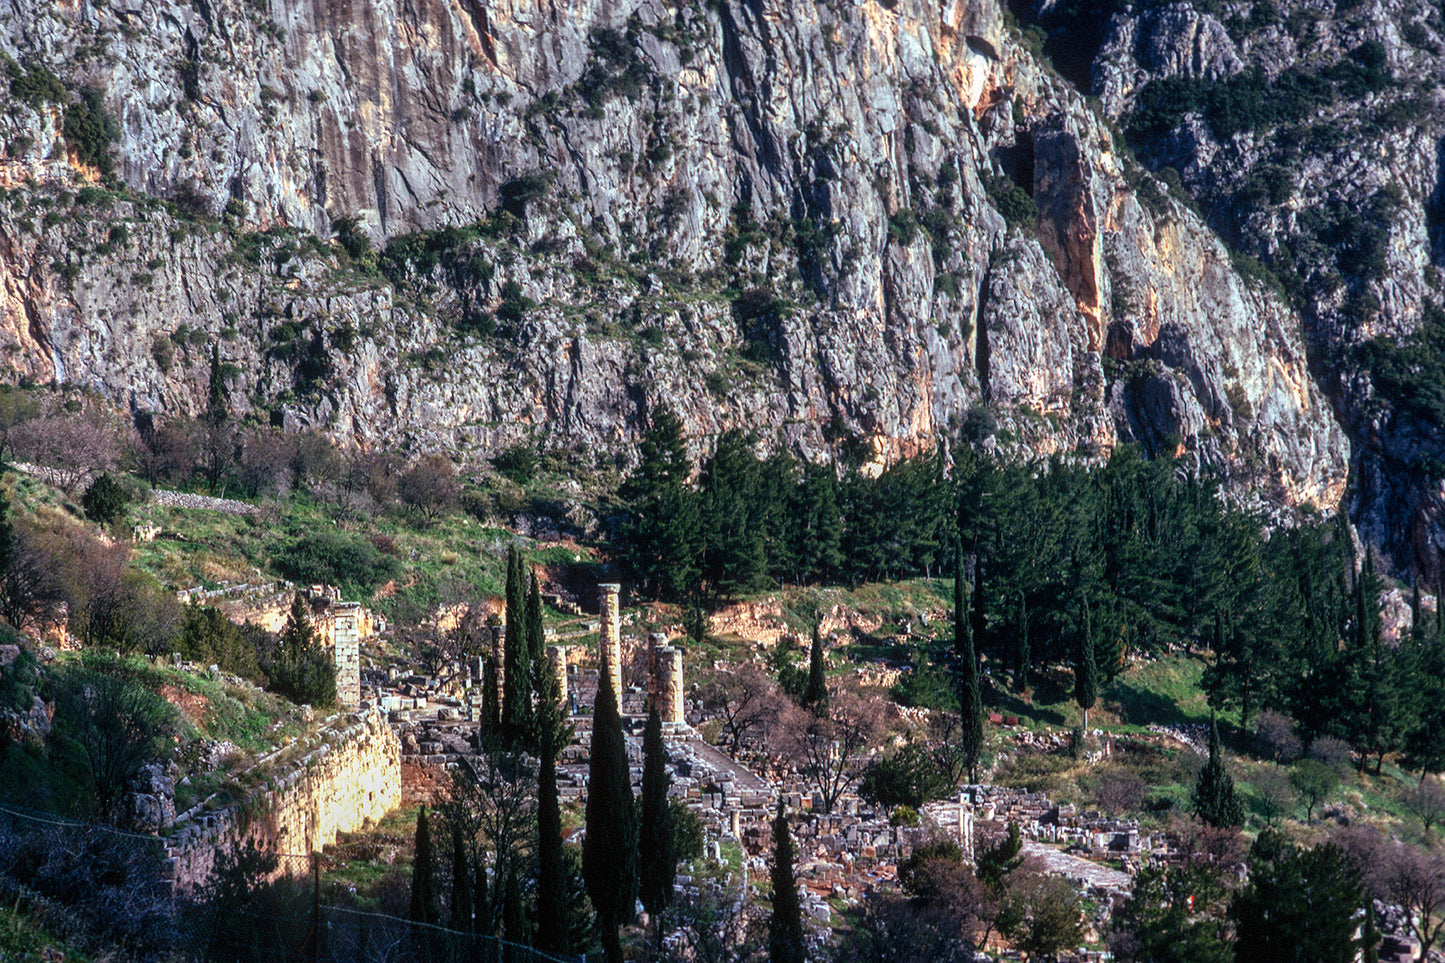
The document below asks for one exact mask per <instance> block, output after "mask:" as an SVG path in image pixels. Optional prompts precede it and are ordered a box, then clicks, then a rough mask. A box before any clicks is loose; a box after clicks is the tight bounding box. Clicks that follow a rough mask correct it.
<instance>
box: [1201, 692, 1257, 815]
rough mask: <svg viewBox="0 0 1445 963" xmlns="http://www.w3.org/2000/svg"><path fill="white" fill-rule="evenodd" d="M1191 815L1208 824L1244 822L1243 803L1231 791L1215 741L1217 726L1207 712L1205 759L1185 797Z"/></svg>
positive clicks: (1228, 778) (1222, 759)
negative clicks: (1206, 756) (1207, 739)
mask: <svg viewBox="0 0 1445 963" xmlns="http://www.w3.org/2000/svg"><path fill="white" fill-rule="evenodd" d="M1189 799H1190V803H1191V805H1192V806H1193V809H1194V814H1195V815H1196V816H1198V817H1199V818H1200V819H1202V820H1204V821H1205V822H1206V823H1208V824H1209V825H1211V826H1239V825H1241V824H1243V823H1244V804H1243V803H1241V802H1240V801H1239V796H1238V795H1236V794H1235V791H1234V780H1233V779H1231V778H1230V776H1229V773H1228V772H1227V771H1225V768H1224V753H1223V751H1222V749H1221V747H1220V743H1219V725H1218V724H1217V723H1216V722H1215V719H1214V714H1213V713H1210V715H1209V762H1207V763H1205V765H1204V768H1203V769H1201V770H1199V776H1198V777H1197V778H1196V779H1195V780H1194V791H1193V792H1192V793H1190V796H1189Z"/></svg>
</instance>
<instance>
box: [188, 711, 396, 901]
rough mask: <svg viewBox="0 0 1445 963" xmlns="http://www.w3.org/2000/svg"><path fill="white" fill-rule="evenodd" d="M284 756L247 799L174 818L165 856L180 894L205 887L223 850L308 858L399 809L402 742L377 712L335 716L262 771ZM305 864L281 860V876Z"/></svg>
mask: <svg viewBox="0 0 1445 963" xmlns="http://www.w3.org/2000/svg"><path fill="white" fill-rule="evenodd" d="M281 759H284V760H285V762H284V763H282V764H280V765H277V766H276V767H275V768H274V769H272V770H270V771H267V772H266V776H267V784H266V785H265V786H264V787H263V788H261V789H258V790H257V791H256V792H255V793H253V794H252V795H251V796H250V797H249V798H248V799H246V800H245V801H244V802H242V803H239V804H237V805H234V806H231V807H228V808H226V809H221V810H217V811H210V812H207V811H202V809H203V806H204V805H205V804H204V803H202V804H201V805H200V806H197V807H195V808H194V809H192V810H191V811H189V812H187V813H184V814H182V815H181V816H180V817H178V818H177V819H176V822H175V825H174V827H173V829H174V834H173V835H172V836H171V837H170V839H169V840H168V841H167V844H166V855H167V859H168V867H169V870H170V876H171V879H172V881H173V885H174V887H175V889H176V891H177V892H183V893H184V892H190V891H193V890H195V889H196V888H197V887H199V886H201V885H203V884H204V883H205V881H206V878H207V876H208V875H209V874H210V872H211V868H212V867H213V866H214V865H215V862H216V857H217V854H218V853H220V852H224V851H226V850H228V849H231V848H234V847H236V846H254V847H256V848H259V849H266V850H270V851H272V852H276V853H283V854H293V855H306V854H309V853H312V852H316V851H319V850H320V849H321V848H322V847H324V846H327V845H330V844H331V843H334V842H335V841H336V836H337V834H338V833H343V832H352V831H355V830H357V829H360V828H361V827H362V826H364V825H366V824H368V823H374V822H376V821H378V820H380V819H381V818H382V817H383V816H385V815H386V814H387V813H388V812H390V811H391V810H392V809H395V808H396V807H397V806H399V805H400V804H401V743H400V741H399V740H398V739H397V737H396V734H395V733H394V732H392V730H391V727H390V726H389V725H387V720H386V717H385V715H383V714H382V713H381V712H380V711H377V710H371V711H369V712H366V713H363V714H351V715H341V716H337V717H335V718H334V719H332V720H330V722H328V724H327V725H326V726H325V727H324V728H323V729H322V730H321V731H320V732H319V733H318V734H317V735H315V736H313V737H312V738H311V739H310V740H309V741H308V742H307V743H305V744H304V745H302V746H301V747H300V752H299V754H297V750H296V748H295V747H288V748H287V749H284V750H281V752H280V753H278V754H277V755H276V756H273V757H272V760H271V761H270V762H268V761H267V760H263V761H262V762H261V763H260V766H262V767H268V766H269V765H271V764H272V763H275V762H279V761H280V760H281ZM293 863H294V864H296V865H290V864H293ZM301 865H302V864H301V861H299V860H283V861H282V864H281V866H280V867H278V872H285V871H288V870H295V869H298V868H300V866H301Z"/></svg>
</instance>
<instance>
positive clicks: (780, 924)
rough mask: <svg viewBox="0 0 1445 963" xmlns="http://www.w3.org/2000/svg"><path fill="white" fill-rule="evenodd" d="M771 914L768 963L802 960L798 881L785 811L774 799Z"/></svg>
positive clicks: (801, 910)
mask: <svg viewBox="0 0 1445 963" xmlns="http://www.w3.org/2000/svg"><path fill="white" fill-rule="evenodd" d="M772 875H773V916H772V923H771V926H770V927H769V929H768V960H769V961H770V963H804V961H805V960H807V958H808V957H807V951H806V950H805V949H804V946H803V908H802V904H801V903H799V901H798V881H797V879H796V878H795V877H794V875H793V837H792V835H791V834H790V833H789V831H788V814H787V813H786V812H785V811H784V810H783V802H782V800H781V799H780V800H778V815H777V817H776V818H775V819H774V820H773V874H772Z"/></svg>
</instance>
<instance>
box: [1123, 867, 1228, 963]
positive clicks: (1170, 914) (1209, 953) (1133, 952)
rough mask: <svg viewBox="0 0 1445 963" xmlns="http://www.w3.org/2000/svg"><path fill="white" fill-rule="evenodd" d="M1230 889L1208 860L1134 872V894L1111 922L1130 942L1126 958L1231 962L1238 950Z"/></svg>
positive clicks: (1160, 962)
mask: <svg viewBox="0 0 1445 963" xmlns="http://www.w3.org/2000/svg"><path fill="white" fill-rule="evenodd" d="M1227 893H1228V891H1227V890H1226V889H1225V888H1224V885H1223V884H1222V883H1221V882H1220V879H1219V876H1218V874H1217V870H1216V868H1215V867H1213V866H1210V865H1207V864H1202V863H1192V862H1185V863H1179V864H1175V865H1169V864H1164V863H1160V864H1157V865H1153V866H1148V867H1145V868H1144V869H1142V870H1141V871H1140V872H1139V874H1138V875H1137V876H1135V877H1134V889H1133V891H1132V893H1131V894H1130V896H1129V899H1128V900H1127V901H1125V903H1124V904H1123V905H1122V906H1121V907H1119V909H1118V910H1117V911H1116V912H1115V913H1114V914H1113V915H1112V917H1111V918H1110V921H1109V922H1110V928H1111V929H1112V930H1114V932H1115V933H1116V934H1119V935H1121V936H1122V937H1123V939H1122V940H1121V942H1122V943H1124V945H1125V946H1127V947H1128V951H1129V952H1128V953H1127V955H1124V956H1123V958H1124V959H1128V960H1134V961H1137V963H1231V961H1232V960H1233V959H1234V952H1233V947H1232V946H1231V945H1230V942H1229V938H1228V927H1227V925H1226V922H1227V921H1226V920H1225V919H1224V912H1223V911H1224V909H1225V905H1224V900H1225V899H1226V896H1227ZM1110 942H1113V940H1111V941H1110Z"/></svg>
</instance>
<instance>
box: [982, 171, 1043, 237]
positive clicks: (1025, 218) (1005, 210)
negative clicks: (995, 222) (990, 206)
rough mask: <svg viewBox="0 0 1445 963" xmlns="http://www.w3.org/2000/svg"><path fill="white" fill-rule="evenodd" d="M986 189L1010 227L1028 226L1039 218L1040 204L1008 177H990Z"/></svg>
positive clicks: (985, 183)
mask: <svg viewBox="0 0 1445 963" xmlns="http://www.w3.org/2000/svg"><path fill="white" fill-rule="evenodd" d="M984 189H985V190H987V191H988V196H989V197H990V198H991V199H992V200H993V203H994V206H995V207H997V208H998V212H999V213H1000V214H1002V215H1003V219H1004V220H1005V221H1006V222H1007V223H1008V225H1009V226H1010V227H1018V226H1027V225H1031V224H1034V223H1035V222H1037V221H1038V219H1039V206H1038V204H1036V203H1034V199H1033V198H1032V197H1030V196H1029V193H1028V191H1025V190H1024V189H1023V188H1022V187H1019V186H1018V185H1017V184H1015V183H1013V182H1012V181H1010V180H1009V179H1008V178H1006V177H990V178H988V179H987V180H986V181H985V182H984Z"/></svg>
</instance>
